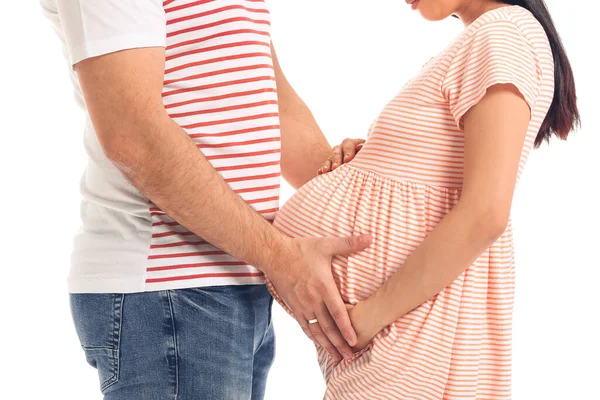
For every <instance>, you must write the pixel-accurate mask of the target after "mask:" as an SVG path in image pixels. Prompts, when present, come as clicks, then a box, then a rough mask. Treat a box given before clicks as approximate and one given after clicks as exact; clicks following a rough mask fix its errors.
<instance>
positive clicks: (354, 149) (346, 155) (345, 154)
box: [318, 139, 365, 175]
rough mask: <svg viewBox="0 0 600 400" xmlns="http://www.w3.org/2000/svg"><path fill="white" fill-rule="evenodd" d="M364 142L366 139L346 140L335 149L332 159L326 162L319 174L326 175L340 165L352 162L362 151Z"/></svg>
mask: <svg viewBox="0 0 600 400" xmlns="http://www.w3.org/2000/svg"><path fill="white" fill-rule="evenodd" d="M364 142H365V140H364V139H344V141H343V142H342V144H338V145H337V146H334V147H333V152H332V154H331V157H329V158H328V159H327V160H325V162H324V163H323V165H322V166H321V168H320V169H319V171H318V174H319V175H321V174H326V173H327V172H330V171H333V170H334V169H336V168H337V167H339V166H340V165H342V164H344V163H347V162H350V161H352V159H354V156H356V153H358V152H359V151H360V149H362V147H363V144H364Z"/></svg>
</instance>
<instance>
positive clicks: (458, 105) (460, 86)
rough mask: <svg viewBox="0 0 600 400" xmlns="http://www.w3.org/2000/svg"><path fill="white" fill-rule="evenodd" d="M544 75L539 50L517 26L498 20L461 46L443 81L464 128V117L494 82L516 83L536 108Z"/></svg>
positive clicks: (448, 97) (457, 122) (449, 101)
mask: <svg viewBox="0 0 600 400" xmlns="http://www.w3.org/2000/svg"><path fill="white" fill-rule="evenodd" d="M541 74H542V73H541V67H540V62H539V59H538V57H537V54H536V52H535V49H534V47H533V46H532V45H531V44H530V42H529V41H528V40H527V38H525V37H524V36H523V33H522V32H521V30H520V29H519V28H518V27H517V25H515V23H514V22H512V21H509V20H496V21H491V22H488V23H486V24H483V25H482V26H480V27H478V28H477V29H476V30H475V31H474V32H473V33H472V34H471V35H470V36H469V37H468V38H467V39H466V40H465V42H464V43H463V44H462V46H461V47H460V48H459V49H458V51H457V52H456V54H455V55H454V57H453V58H452V60H451V61H450V66H449V68H448V71H447V73H446V74H445V76H444V79H443V81H442V92H443V95H444V97H445V98H446V100H447V101H448V104H449V107H450V112H451V113H452V116H453V117H454V120H455V121H456V125H457V126H458V128H459V129H462V128H463V126H462V118H463V116H464V115H465V114H466V113H467V111H469V109H470V108H471V107H473V106H474V105H476V104H477V103H479V102H480V101H481V99H482V98H483V97H484V96H485V94H486V92H487V89H488V88H490V87H492V86H494V85H498V84H512V85H514V86H515V87H516V88H517V89H518V90H519V92H520V93H521V95H522V96H523V98H524V99H525V101H526V102H527V104H528V105H529V108H530V109H531V110H533V108H534V107H535V103H536V99H537V97H538V94H539V91H540V86H541Z"/></svg>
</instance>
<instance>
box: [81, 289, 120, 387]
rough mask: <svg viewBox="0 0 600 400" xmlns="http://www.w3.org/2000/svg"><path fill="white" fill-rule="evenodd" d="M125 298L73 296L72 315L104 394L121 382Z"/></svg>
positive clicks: (91, 295)
mask: <svg viewBox="0 0 600 400" xmlns="http://www.w3.org/2000/svg"><path fill="white" fill-rule="evenodd" d="M123 299H124V295H123V294H87V293H86V294H72V295H71V312H72V314H73V321H74V322H75V329H76V331H77V336H79V341H80V343H81V347H82V348H83V350H84V352H85V356H86V359H87V362H88V364H90V365H91V366H92V367H94V368H96V369H97V370H98V375H99V377H100V390H101V391H102V392H104V391H105V390H106V389H108V388H109V387H110V386H112V385H114V384H115V383H117V381H118V380H119V351H120V341H121V340H120V339H121V323H122V309H123Z"/></svg>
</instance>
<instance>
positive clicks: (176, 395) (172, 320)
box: [166, 290, 179, 400]
mask: <svg viewBox="0 0 600 400" xmlns="http://www.w3.org/2000/svg"><path fill="white" fill-rule="evenodd" d="M166 292H167V302H168V305H169V314H170V316H171V318H170V319H171V329H172V332H173V359H174V363H175V400H177V397H178V396H179V360H178V357H177V354H178V348H177V332H176V330H175V309H174V308H173V299H172V297H171V291H170V290H167V291H166Z"/></svg>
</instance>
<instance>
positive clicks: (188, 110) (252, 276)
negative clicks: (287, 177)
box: [146, 0, 280, 290]
mask: <svg viewBox="0 0 600 400" xmlns="http://www.w3.org/2000/svg"><path fill="white" fill-rule="evenodd" d="M164 11H165V14H166V16H167V49H166V69H165V81H164V87H163V99H164V104H165V108H166V109H167V111H168V113H169V115H170V116H171V118H173V120H174V121H175V122H177V123H178V124H179V125H180V126H181V127H182V128H184V129H185V130H186V131H187V133H188V134H189V136H190V137H191V138H192V139H193V140H194V141H195V143H196V144H197V145H198V149H199V150H200V151H202V153H203V154H204V155H205V156H206V158H207V159H208V160H209V161H210V162H211V164H212V165H213V166H214V167H215V168H216V169H217V171H218V172H219V173H220V174H221V176H222V177H223V178H224V179H225V181H226V182H227V183H228V184H229V185H230V186H231V188H232V189H233V190H234V191H235V192H236V193H238V194H239V195H240V196H241V197H242V198H243V199H244V200H246V201H247V203H248V204H250V205H251V206H252V207H253V208H254V209H255V210H257V211H258V212H260V213H261V214H262V215H263V216H264V217H265V218H266V219H268V220H272V219H273V218H274V216H275V213H276V212H277V211H278V204H279V184H280V182H279V180H280V167H279V161H280V135H279V116H278V105H277V93H276V88H275V77H274V70H273V63H272V59H271V48H270V45H271V40H270V34H269V31H270V29H269V28H270V18H269V11H268V9H267V6H266V4H265V3H264V1H263V0H218V1H210V0H198V1H192V0H168V1H165V2H164ZM198 189H199V190H210V188H198ZM150 213H151V216H152V222H153V223H152V240H151V244H150V254H149V256H148V264H147V265H148V266H147V270H146V271H147V278H146V284H147V290H158V289H162V288H171V289H172V288H178V287H192V286H207V285H222V284H240V283H242V284H251V283H263V282H264V277H263V275H262V273H260V272H259V271H258V270H257V269H255V268H254V267H252V266H249V265H246V264H245V263H244V262H241V261H238V260H236V259H235V258H233V257H231V256H230V255H228V254H225V253H224V252H223V251H221V250H219V249H217V248H215V247H214V246H212V245H210V244H209V243H207V242H205V241H203V240H202V239H201V238H199V237H197V236H196V235H194V234H193V233H191V232H189V231H188V230H187V229H185V228H184V227H182V226H180V225H179V224H178V223H177V222H175V221H174V220H173V219H171V218H170V217H168V216H167V215H166V214H165V213H164V212H162V211H161V210H160V209H158V208H157V207H156V206H155V205H152V204H151V205H150Z"/></svg>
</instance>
